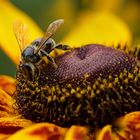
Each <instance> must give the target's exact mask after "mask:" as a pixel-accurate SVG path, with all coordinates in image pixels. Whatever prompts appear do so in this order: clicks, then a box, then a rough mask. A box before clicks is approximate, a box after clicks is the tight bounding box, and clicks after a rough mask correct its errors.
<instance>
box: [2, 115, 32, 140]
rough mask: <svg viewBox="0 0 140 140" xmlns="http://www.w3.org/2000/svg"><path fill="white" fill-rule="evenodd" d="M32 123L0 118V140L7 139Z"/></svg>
mask: <svg viewBox="0 0 140 140" xmlns="http://www.w3.org/2000/svg"><path fill="white" fill-rule="evenodd" d="M31 124H32V122H31V121H29V120H26V119H20V118H19V117H17V116H16V117H3V118H0V140H2V137H3V138H5V137H9V136H10V135H12V134H13V133H15V132H17V131H18V130H20V129H22V128H24V127H27V126H29V125H31Z"/></svg>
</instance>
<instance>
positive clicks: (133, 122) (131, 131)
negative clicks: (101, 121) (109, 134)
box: [115, 111, 140, 140]
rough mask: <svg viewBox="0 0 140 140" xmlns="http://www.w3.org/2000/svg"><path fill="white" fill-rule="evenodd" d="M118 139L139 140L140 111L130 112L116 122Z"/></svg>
mask: <svg viewBox="0 0 140 140" xmlns="http://www.w3.org/2000/svg"><path fill="white" fill-rule="evenodd" d="M115 124H116V126H117V127H118V128H119V129H118V131H116V133H117V136H118V137H122V138H125V139H130V138H131V139H135V140H139V139H140V111H136V112H131V113H128V114H126V115H125V116H124V117H121V118H119V119H118V120H116V123H115Z"/></svg>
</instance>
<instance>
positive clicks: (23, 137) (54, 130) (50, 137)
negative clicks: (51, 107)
mask: <svg viewBox="0 0 140 140" xmlns="http://www.w3.org/2000/svg"><path fill="white" fill-rule="evenodd" d="M66 131H67V129H65V128H61V127H59V126H56V125H54V124H49V123H38V124H35V125H32V126H30V127H28V128H25V129H22V130H20V131H18V132H17V133H15V134H14V135H12V136H11V137H9V138H8V140H18V139H20V140H31V139H34V140H61V139H63V138H64V135H65V133H66Z"/></svg>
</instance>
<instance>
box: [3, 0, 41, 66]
mask: <svg viewBox="0 0 140 140" xmlns="http://www.w3.org/2000/svg"><path fill="white" fill-rule="evenodd" d="M0 19H1V21H0V47H1V49H3V51H4V52H5V53H6V54H7V55H8V56H9V57H10V58H11V59H12V60H13V61H14V62H15V63H16V64H18V63H19V59H20V50H19V46H18V43H17V40H16V39H15V36H13V34H14V33H13V23H14V21H15V20H20V21H22V22H25V23H26V24H27V25H28V27H29V32H31V35H30V38H31V40H34V39H35V38H38V37H40V36H42V31H41V29H40V28H39V27H38V26H37V25H36V24H35V23H34V22H33V21H32V20H31V18H30V17H29V16H27V15H26V14H24V13H23V12H22V11H20V10H19V9H17V8H16V7H15V6H14V5H12V4H11V3H10V1H8V0H2V1H1V4H0Z"/></svg>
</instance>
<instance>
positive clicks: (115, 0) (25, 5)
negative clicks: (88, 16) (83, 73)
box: [0, 0, 140, 76]
mask: <svg viewBox="0 0 140 140" xmlns="http://www.w3.org/2000/svg"><path fill="white" fill-rule="evenodd" d="M11 2H12V3H13V4H14V5H16V7H17V8H19V9H21V10H22V11H24V12H25V13H26V14H28V15H29V16H30V17H32V18H33V19H34V20H35V22H36V23H37V24H38V25H39V26H40V28H41V29H42V30H43V31H45V29H46V27H47V25H48V24H49V23H50V22H51V21H54V20H55V19H58V18H64V19H65V25H64V27H63V29H62V30H61V32H58V33H57V35H55V37H54V38H55V39H56V41H59V40H61V39H62V38H63V37H64V36H65V35H66V34H68V33H69V31H70V30H71V29H72V27H73V26H74V24H75V23H76V20H77V17H78V16H79V15H80V13H82V12H84V11H92V12H94V11H103V10H106V11H109V12H111V13H114V14H115V15H117V16H119V17H120V18H121V19H123V21H124V22H126V23H127V24H128V25H129V27H130V30H131V32H132V34H133V43H138V42H139V40H140V1H139V0H59V1H58V0H28V1H27V0H24V1H23V0H11ZM85 23H86V21H85ZM0 60H1V61H0V74H6V75H11V76H15V73H16V66H15V64H14V63H13V62H12V61H11V60H10V59H9V58H8V57H7V56H6V55H5V54H4V53H3V52H2V51H1V50H0Z"/></svg>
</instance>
